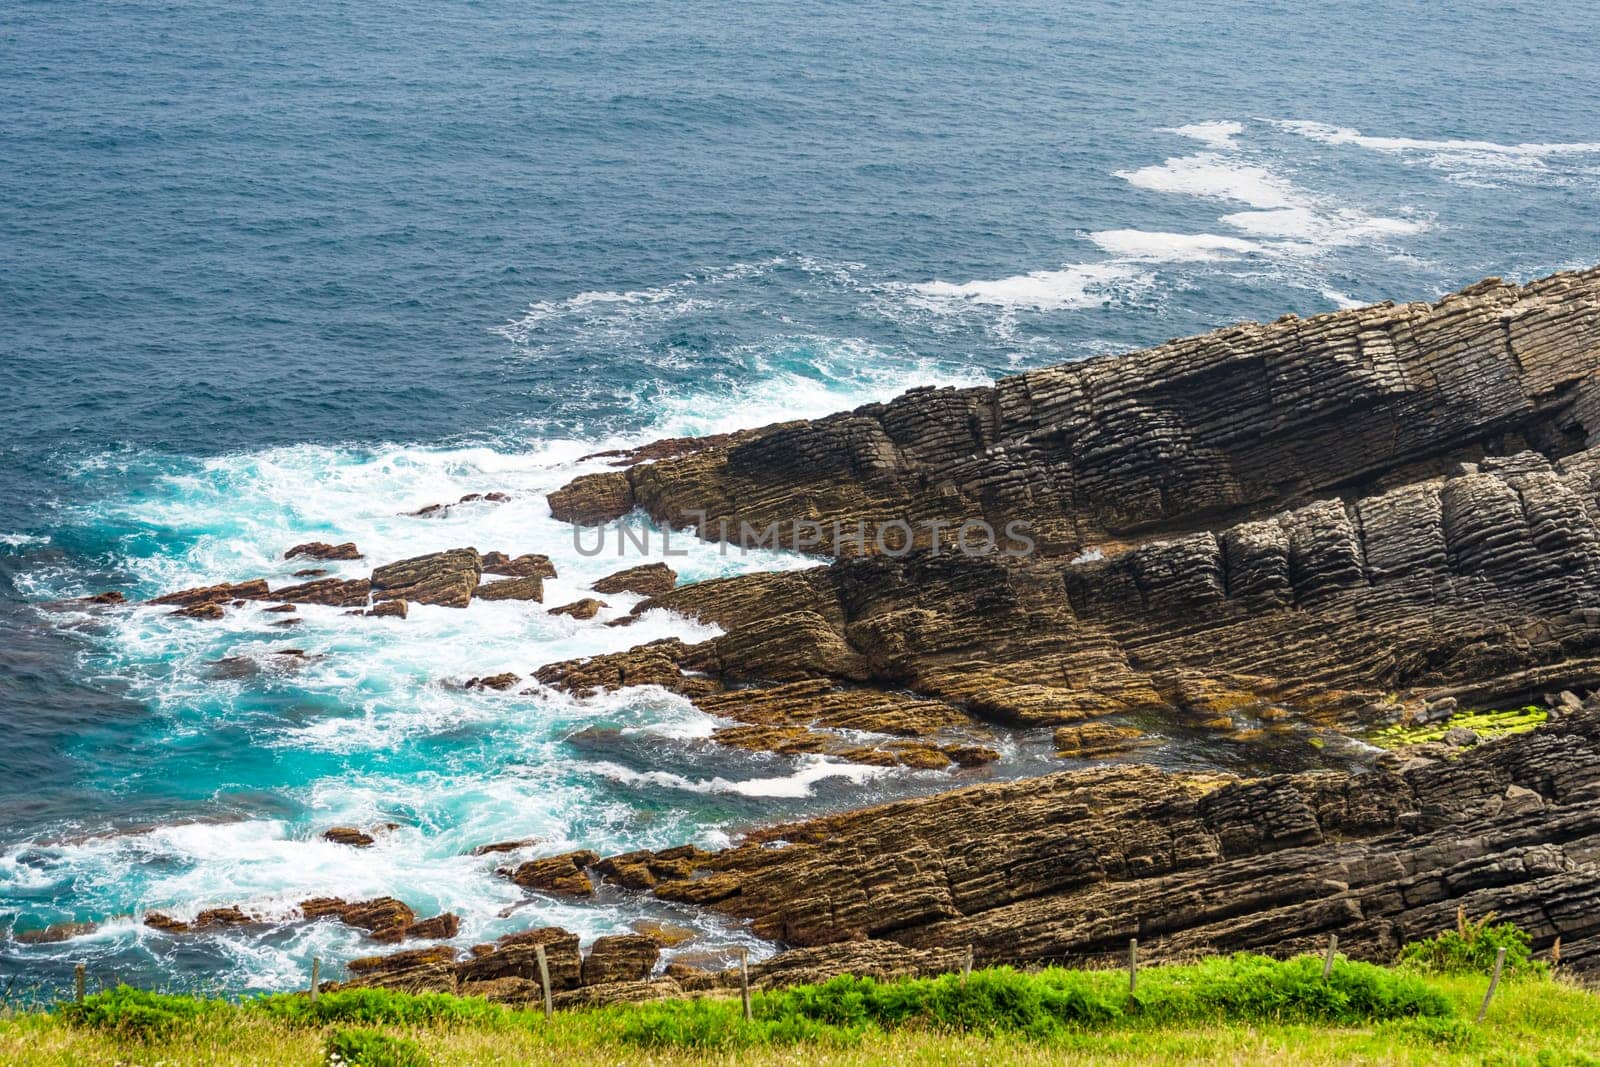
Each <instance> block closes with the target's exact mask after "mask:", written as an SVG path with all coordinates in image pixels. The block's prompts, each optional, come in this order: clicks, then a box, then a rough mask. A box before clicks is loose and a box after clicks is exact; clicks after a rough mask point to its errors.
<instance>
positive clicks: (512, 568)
mask: <svg viewBox="0 0 1600 1067" xmlns="http://www.w3.org/2000/svg"><path fill="white" fill-rule="evenodd" d="M483 573H485V574H499V575H502V576H504V577H507V578H554V577H555V576H556V566H555V564H554V563H551V562H550V557H549V556H542V555H539V554H538V553H536V552H526V553H523V554H522V555H520V556H517V557H516V558H515V559H513V558H511V557H509V556H507V555H506V554H505V553H504V552H485V553H484V554H483Z"/></svg>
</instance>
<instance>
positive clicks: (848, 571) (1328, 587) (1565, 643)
mask: <svg viewBox="0 0 1600 1067" xmlns="http://www.w3.org/2000/svg"><path fill="white" fill-rule="evenodd" d="M741 593H742V594H743V595H741ZM702 604H703V605H704V607H703V608H702ZM653 605H660V606H670V607H672V608H673V609H674V610H677V611H680V612H683V613H685V614H688V615H691V616H695V617H697V618H701V619H703V620H705V621H708V622H715V623H717V624H718V625H720V626H721V627H723V628H724V630H725V631H726V632H725V633H724V634H723V635H722V636H721V637H718V638H715V639H714V640H712V641H708V642H705V643H703V644H700V645H695V646H685V645H681V644H676V645H674V644H669V643H664V642H663V643H655V644H652V645H646V646H640V647H638V648H635V649H631V650H628V651H626V652H622V653H616V654H613V655H611V656H599V657H594V658H592V659H590V660H586V661H583V662H582V663H578V664H556V665H551V666H550V667H548V668H545V669H543V670H541V672H540V680H541V681H544V682H546V683H547V684H561V685H566V686H567V687H569V688H577V689H582V688H589V689H593V688H615V687H616V686H618V685H626V684H644V683H645V682H648V683H649V684H658V685H663V686H666V687H667V688H670V689H675V690H676V691H679V692H684V693H685V694H686V695H691V696H703V695H704V694H706V693H708V692H714V691H716V689H717V688H718V686H717V683H718V682H719V681H721V682H723V683H724V684H725V683H726V682H727V681H760V680H765V681H795V680H800V679H825V680H827V681H828V682H830V683H832V684H833V685H836V686H837V685H840V684H844V685H845V686H846V687H847V688H848V687H849V686H851V685H860V684H862V683H865V684H867V685H870V686H872V687H876V688H881V689H893V690H906V691H909V692H910V693H912V694H914V695H915V696H917V697H920V698H926V699H929V700H931V701H935V702H938V703H941V704H946V705H953V706H955V707H957V708H959V709H961V710H962V711H964V712H965V713H966V714H968V715H970V716H972V717H974V718H976V719H980V720H991V721H995V722H1000V723H1006V724H1011V725H1017V726H1061V725H1071V724H1076V723H1079V722H1082V721H1083V720H1085V719H1090V718H1094V717H1098V716H1101V715H1106V714H1112V713H1116V712H1163V713H1166V714H1168V715H1170V716H1171V717H1173V718H1174V720H1176V721H1178V722H1181V723H1183V724H1186V725H1204V726H1207V727H1210V728H1216V729H1226V728H1227V727H1228V726H1229V724H1230V722H1231V719H1230V716H1235V715H1238V714H1256V713H1260V712H1262V711H1267V710H1273V709H1287V710H1289V711H1292V712H1293V713H1294V714H1295V715H1296V716H1297V717H1299V718H1302V719H1307V720H1311V721H1314V722H1319V723H1328V724H1331V723H1336V722H1341V721H1344V722H1356V721H1363V718H1364V716H1367V715H1368V712H1367V710H1366V709H1369V708H1380V709H1381V708H1382V706H1383V705H1385V704H1386V702H1388V701H1389V699H1390V694H1393V693H1399V694H1400V696H1401V701H1400V709H1401V710H1403V711H1407V712H1412V711H1417V712H1420V711H1421V710H1422V709H1423V707H1424V705H1425V704H1429V702H1432V704H1433V705H1438V701H1439V700H1440V699H1441V698H1451V699H1458V700H1461V701H1471V702H1473V703H1476V704H1478V705H1479V706H1494V704H1495V702H1498V701H1508V702H1509V701H1514V700H1520V699H1526V698H1528V697H1531V696H1537V695H1538V694H1541V693H1544V692H1548V691H1552V690H1559V689H1562V688H1569V687H1574V686H1575V687H1579V688H1590V687H1594V686H1595V685H1600V449H1587V450H1582V451H1579V452H1576V453H1574V454H1572V455H1569V456H1566V457H1564V458H1562V459H1559V460H1556V461H1553V462H1552V461H1550V460H1548V459H1546V458H1544V457H1543V456H1541V455H1539V454H1537V453H1533V452H1523V453H1519V454H1516V455H1513V456H1508V457H1503V458H1495V459H1486V460H1484V461H1482V462H1480V463H1476V464H1470V465H1465V466H1462V467H1460V468H1459V469H1458V470H1457V471H1456V472H1454V473H1453V474H1451V475H1447V476H1440V477H1435V478H1429V479H1426V480H1424V481H1420V482H1412V483H1407V484H1403V485H1399V486H1397V487H1395V488H1392V489H1389V490H1386V491H1383V492H1380V493H1376V494H1374V495H1371V496H1366V497H1359V498H1352V499H1348V500H1340V499H1330V500H1326V501H1319V502H1316V503H1312V504H1308V505H1306V506H1304V507H1301V508H1297V509H1294V510H1291V511H1283V512H1278V513H1275V514H1271V515H1268V516H1265V517H1263V518H1258V519H1250V520H1246V521H1243V522H1239V523H1235V524H1232V525H1228V526H1224V527H1221V528H1219V529H1217V530H1215V531H1205V532H1201V533H1195V534H1189V535H1186V536H1183V537H1179V538H1173V539H1169V540H1164V541H1152V542H1149V543H1147V544H1143V545H1140V546H1138V547H1136V548H1133V549H1130V550H1128V551H1125V552H1123V553H1121V554H1120V555H1116V556H1114V557H1112V558H1109V559H1102V560H1096V561H1087V562H1075V561H1071V560H1066V559H1061V558H1048V559H1036V560H1021V561H1019V560H1007V559H1004V558H999V557H994V558H990V557H966V556H960V555H938V556H935V555H930V554H927V553H919V554H916V555H913V556H909V557H906V558H904V559H892V558H889V557H884V556H875V557H858V558H852V559H846V560H840V561H837V562H835V563H834V564H832V565H830V566H828V567H825V568H817V569H815V570H812V571H806V572H800V573H799V574H791V575H783V576H772V575H750V576H744V577H738V578H730V579H723V580H721V581H718V582H703V583H697V584H694V585H689V586H684V587H682V588H679V589H675V590H673V592H672V593H671V594H670V595H667V596H663V597H660V598H657V599H655V600H650V601H646V602H645V604H644V605H642V606H643V607H645V608H648V607H650V606H653ZM781 609H786V610H781ZM673 665H676V667H677V668H678V669H679V674H680V675H681V677H680V678H675V677H674V672H673ZM684 670H688V671H691V672H694V673H693V674H690V675H683V674H682V671H684ZM1438 706H1442V705H1438ZM928 710H929V711H930V713H931V711H932V705H930V706H929V708H928ZM1384 713H1385V714H1388V712H1384ZM799 718H800V716H799V715H798V714H797V715H796V716H795V721H799Z"/></svg>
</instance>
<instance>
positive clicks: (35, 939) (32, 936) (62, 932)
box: [11, 921, 100, 945]
mask: <svg viewBox="0 0 1600 1067" xmlns="http://www.w3.org/2000/svg"><path fill="white" fill-rule="evenodd" d="M98 929H100V924H99V923H97V922H93V921H83V922H59V923H51V924H50V925H49V926H46V927H44V928H43V929H42V930H13V931H12V932H11V939H12V940H13V941H15V942H17V944H19V945H54V944H59V943H60V942H62V941H71V940H72V939H73V938H75V937H83V936H84V935H86V934H92V933H94V932H95V931H96V930H98Z"/></svg>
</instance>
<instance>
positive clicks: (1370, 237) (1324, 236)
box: [906, 119, 1432, 339]
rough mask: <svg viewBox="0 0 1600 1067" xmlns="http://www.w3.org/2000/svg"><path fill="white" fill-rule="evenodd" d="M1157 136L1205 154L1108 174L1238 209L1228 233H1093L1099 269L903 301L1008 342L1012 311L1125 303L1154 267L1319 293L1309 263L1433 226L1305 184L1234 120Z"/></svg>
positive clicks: (1224, 216) (953, 287)
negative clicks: (978, 311)
mask: <svg viewBox="0 0 1600 1067" xmlns="http://www.w3.org/2000/svg"><path fill="white" fill-rule="evenodd" d="M1163 132H1167V133H1172V134H1175V135H1177V136H1180V137H1184V138H1187V139H1189V140H1192V141H1198V142H1200V143H1201V144H1203V145H1204V146H1205V148H1206V150H1205V151H1200V152H1194V153H1192V154H1189V155H1178V156H1172V157H1169V158H1167V159H1166V160H1164V161H1162V162H1161V163H1155V164H1151V165H1149V166H1145V167H1136V168H1130V169H1126V170H1120V171H1116V172H1115V176H1116V177H1118V178H1121V179H1122V180H1124V181H1126V182H1127V183H1128V184H1129V185H1132V186H1133V187H1135V188H1137V189H1142V190H1145V191H1147V192H1149V193H1152V194H1155V195H1159V196H1164V197H1184V198H1190V199H1195V200H1200V201H1204V202H1213V203H1217V204H1220V205H1227V206H1232V207H1234V208H1238V207H1240V206H1242V207H1244V208H1246V209H1248V210H1227V211H1224V212H1223V213H1221V214H1219V215H1218V216H1217V222H1218V223H1219V224H1220V225H1221V226H1222V227H1226V228H1227V229H1231V230H1234V231H1237V232H1236V233H1233V234H1230V233H1226V232H1224V233H1216V232H1207V231H1202V232H1192V233H1186V232H1176V231H1172V230H1164V229H1163V230H1156V229H1141V228H1136V227H1125V228H1120V229H1105V230H1094V231H1090V232H1088V233H1086V234H1084V237H1086V238H1087V240H1088V241H1089V242H1090V243H1091V244H1092V245H1093V246H1094V247H1095V249H1097V250H1098V251H1099V252H1101V253H1102V254H1104V255H1105V256H1106V257H1107V258H1106V259H1105V260H1104V261H1103V262H1099V263H1076V264H1068V265H1065V266H1063V267H1060V268H1059V269H1051V270H1037V271H1029V272H1026V273H1019V274H1014V275H1009V276H1006V277H1000V278H995V279H978V280H974V281H967V282H947V281H944V280H935V281H930V282H924V283H921V284H918V285H913V286H909V287H907V294H906V301H907V303H909V304H910V305H912V306H915V307H921V308H926V309H930V310H934V311H937V312H940V313H942V314H944V315H957V314H960V313H962V312H964V311H965V310H966V309H970V308H974V307H983V308H992V309H995V310H997V311H998V312H999V314H1000V317H999V319H998V323H999V325H1000V327H1001V330H1000V332H1001V334H1002V336H1006V337H1007V338H1008V339H1009V338H1010V337H1011V336H1013V335H1014V334H1015V331H1016V323H1017V315H1018V314H1019V313H1022V312H1029V313H1059V312H1065V311H1073V310H1080V309H1085V308H1092V307H1100V306H1105V305H1108V304H1112V303H1124V304H1126V303H1130V302H1131V301H1132V300H1133V299H1135V298H1137V297H1138V296H1139V295H1141V294H1148V293H1150V292H1152V291H1154V290H1156V289H1157V287H1158V286H1160V285H1161V283H1162V281H1164V279H1163V278H1162V276H1161V273H1159V272H1161V271H1167V272H1171V271H1173V270H1182V269H1184V268H1189V271H1190V273H1192V271H1193V269H1194V268H1203V267H1205V266H1206V265H1210V264H1215V265H1216V267H1215V268H1213V269H1216V270H1219V271H1229V270H1230V266H1229V265H1230V264H1234V263H1238V262H1240V261H1246V262H1245V263H1244V265H1243V266H1242V267H1241V268H1239V269H1242V270H1245V271H1247V272H1248V271H1256V272H1260V271H1261V269H1262V267H1263V265H1266V266H1267V267H1269V268H1270V269H1272V270H1273V271H1274V273H1275V274H1276V275H1278V276H1285V277H1293V278H1295V279H1296V282H1295V283H1296V284H1299V285H1307V284H1308V283H1307V281H1304V280H1301V279H1302V278H1304V277H1306V276H1310V281H1309V288H1311V289H1312V290H1313V291H1315V292H1318V293H1319V295H1324V297H1326V294H1325V292H1324V290H1325V289H1326V288H1327V287H1326V286H1325V285H1323V284H1319V282H1320V279H1318V278H1317V275H1318V268H1317V265H1316V262H1315V261H1316V260H1317V258H1318V257H1320V256H1322V255H1323V254H1324V253H1326V252H1328V251H1330V250H1333V249H1338V248H1346V247H1350V246H1353V245H1357V244H1371V245H1376V246H1379V247H1390V246H1392V245H1393V244H1394V243H1395V242H1398V241H1402V240H1404V239H1405V238H1407V237H1411V236H1414V235H1416V234H1419V233H1421V232H1423V231H1425V230H1426V229H1428V228H1429V226H1430V225H1431V221H1432V220H1431V218H1430V217H1428V216H1426V215H1424V214H1422V213H1420V212H1409V213H1407V214H1406V215H1405V217H1400V218H1396V217H1390V216H1386V215H1381V214H1377V213H1374V212H1371V211H1368V210H1366V209H1365V208H1363V207H1360V206H1358V205H1353V204H1348V203H1343V202H1340V201H1339V200H1337V199H1336V198H1334V197H1332V196H1330V195H1328V194H1326V193H1322V192H1317V191H1313V190H1311V189H1308V188H1305V187H1303V186H1302V185H1300V184H1299V183H1298V182H1297V181H1296V180H1295V179H1294V178H1293V177H1291V176H1290V174H1289V173H1288V172H1287V171H1286V169H1285V168H1284V167H1283V165H1282V163H1281V161H1280V160H1278V159H1276V158H1274V157H1272V156H1270V155H1269V154H1267V153H1264V152H1262V151H1260V150H1258V149H1257V148H1255V147H1254V146H1253V145H1252V144H1251V143H1250V138H1249V137H1248V132H1249V127H1248V126H1247V125H1246V123H1244V122H1240V121H1236V120H1233V119H1216V120H1211V121H1205V122H1196V123H1190V124H1188V125H1184V126H1177V127H1169V128H1165V129H1164V130H1163ZM1236 273H1237V272H1236ZM1341 306H1342V305H1341Z"/></svg>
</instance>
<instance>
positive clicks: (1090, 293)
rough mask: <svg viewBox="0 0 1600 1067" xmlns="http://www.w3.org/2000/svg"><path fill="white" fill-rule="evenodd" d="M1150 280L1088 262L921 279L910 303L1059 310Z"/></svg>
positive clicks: (1099, 301)
mask: <svg viewBox="0 0 1600 1067" xmlns="http://www.w3.org/2000/svg"><path fill="white" fill-rule="evenodd" d="M1147 281H1148V275H1145V274H1143V273H1141V272H1140V271H1138V270H1135V269H1134V268H1132V267H1129V266H1124V265H1120V264H1088V265H1080V266H1069V267H1064V268H1062V269H1060V270H1036V271H1030V272H1029V273H1027V274H1016V275H1012V276H1011V277H1008V278H995V279H992V280H977V281H969V282H945V281H931V282H923V283H920V284H917V285H913V286H911V287H910V289H911V291H912V292H913V293H914V294H915V295H914V296H913V298H912V300H913V303H917V304H919V305H920V306H922V307H925V308H928V309H929V310H932V311H945V312H948V311H953V310H956V309H959V308H960V307H962V306H968V305H973V304H981V305H985V306H988V307H995V308H1006V309H1024V310H1030V311H1062V310H1065V309H1068V308H1085V307H1096V306H1100V305H1104V304H1107V303H1110V302H1111V301H1112V300H1113V299H1115V297H1116V295H1117V293H1118V292H1119V291H1123V290H1125V289H1127V288H1128V287H1130V286H1137V285H1140V284H1144V283H1145V282H1147Z"/></svg>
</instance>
